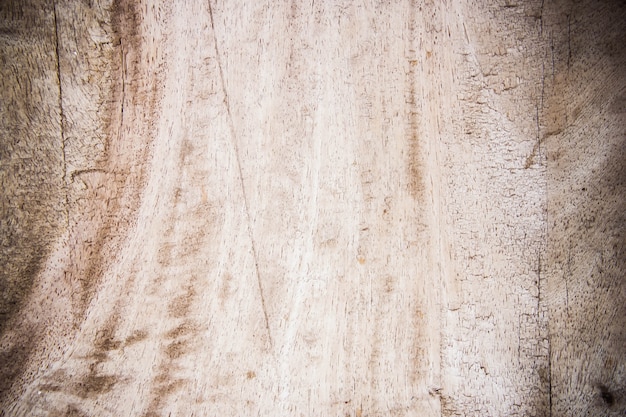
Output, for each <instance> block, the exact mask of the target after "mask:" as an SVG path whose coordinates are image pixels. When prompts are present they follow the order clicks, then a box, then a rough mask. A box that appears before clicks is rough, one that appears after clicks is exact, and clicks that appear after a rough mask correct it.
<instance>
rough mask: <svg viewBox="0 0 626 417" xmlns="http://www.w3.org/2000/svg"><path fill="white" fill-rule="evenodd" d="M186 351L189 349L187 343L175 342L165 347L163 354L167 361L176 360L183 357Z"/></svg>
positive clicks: (182, 341) (183, 341)
mask: <svg viewBox="0 0 626 417" xmlns="http://www.w3.org/2000/svg"><path fill="white" fill-rule="evenodd" d="M188 350H189V348H188V342H187V341H185V340H176V341H173V342H171V343H170V344H169V345H167V347H166V348H165V354H166V355H167V357H168V358H169V359H178V358H180V357H181V356H183V355H184V354H185V353H186V352H187V351H188Z"/></svg>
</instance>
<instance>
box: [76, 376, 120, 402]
mask: <svg viewBox="0 0 626 417" xmlns="http://www.w3.org/2000/svg"><path fill="white" fill-rule="evenodd" d="M118 381H119V378H118V377H117V376H115V375H96V374H95V372H90V373H89V374H88V375H87V376H86V377H85V378H84V379H83V380H82V381H81V382H80V383H78V384H76V392H77V393H78V395H79V396H81V397H83V398H88V397H95V396H98V395H101V394H104V393H107V392H109V391H111V390H112V389H113V386H114V385H115V384H117V382H118Z"/></svg>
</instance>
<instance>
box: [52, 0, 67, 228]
mask: <svg viewBox="0 0 626 417" xmlns="http://www.w3.org/2000/svg"><path fill="white" fill-rule="evenodd" d="M54 38H55V53H56V59H57V62H56V64H57V83H58V84H59V126H60V129H61V157H62V164H63V168H62V169H63V175H62V182H63V186H64V188H65V204H64V206H65V226H66V228H67V229H66V230H69V228H70V205H69V186H68V180H67V159H66V157H67V152H66V149H65V114H64V113H63V86H62V84H61V59H60V47H59V23H58V18H57V3H56V2H55V3H54Z"/></svg>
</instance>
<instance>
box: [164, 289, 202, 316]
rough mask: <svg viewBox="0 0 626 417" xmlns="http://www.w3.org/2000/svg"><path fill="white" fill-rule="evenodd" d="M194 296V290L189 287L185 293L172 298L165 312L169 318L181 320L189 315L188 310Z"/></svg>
mask: <svg viewBox="0 0 626 417" xmlns="http://www.w3.org/2000/svg"><path fill="white" fill-rule="evenodd" d="M195 295H196V290H195V289H194V288H193V286H191V285H189V286H188V287H187V292H186V293H185V294H182V295H179V296H178V297H176V298H174V300H173V301H172V302H171V303H170V305H169V306H168V308H167V311H168V313H169V314H170V316H172V317H174V318H181V317H185V316H186V315H187V314H189V308H190V307H191V303H192V302H193V299H194V297H195Z"/></svg>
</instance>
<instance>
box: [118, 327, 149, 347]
mask: <svg viewBox="0 0 626 417" xmlns="http://www.w3.org/2000/svg"><path fill="white" fill-rule="evenodd" d="M147 337H148V332H147V331H145V330H135V331H134V332H133V334H131V335H130V336H128V337H127V338H126V340H124V346H131V345H134V344H135V343H138V342H141V341H143V340H145V339H146V338H147Z"/></svg>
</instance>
